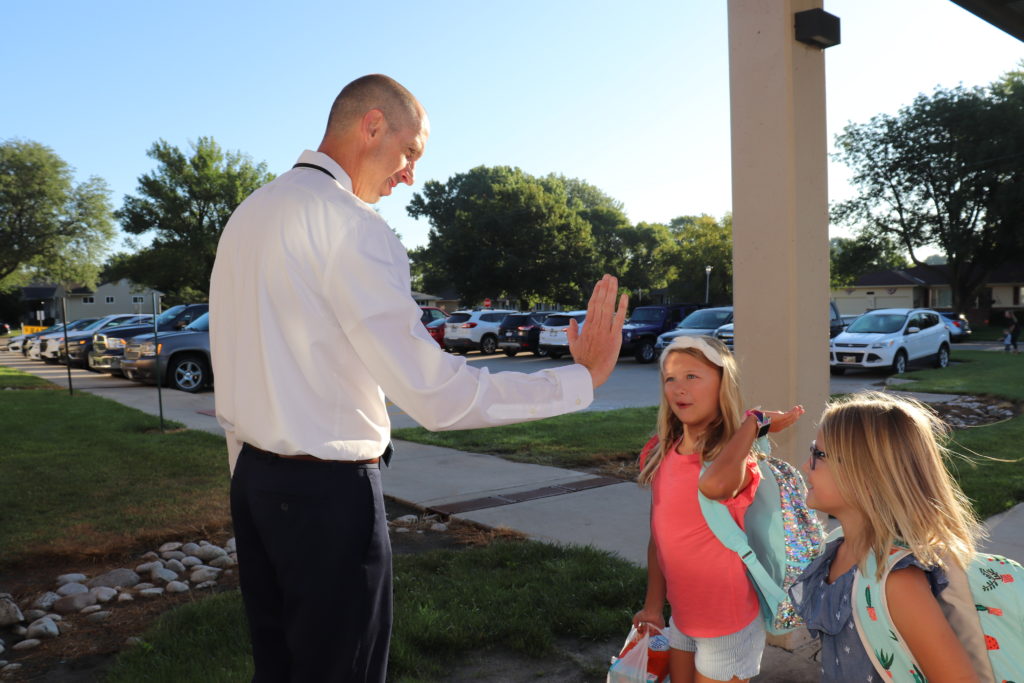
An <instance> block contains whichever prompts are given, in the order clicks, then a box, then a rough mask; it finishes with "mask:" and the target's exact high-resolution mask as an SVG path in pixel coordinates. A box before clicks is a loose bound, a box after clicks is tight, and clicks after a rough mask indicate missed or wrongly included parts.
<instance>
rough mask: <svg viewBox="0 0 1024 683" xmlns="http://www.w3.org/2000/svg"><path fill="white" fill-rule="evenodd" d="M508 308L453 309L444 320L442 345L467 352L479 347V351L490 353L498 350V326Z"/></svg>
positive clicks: (459, 351)
mask: <svg viewBox="0 0 1024 683" xmlns="http://www.w3.org/2000/svg"><path fill="white" fill-rule="evenodd" d="M517 312H518V311H512V310H509V309H491V308H479V309H476V310H472V311H470V310H463V311H455V312H454V313H452V314H451V315H450V316H449V317H448V319H447V320H446V321H445V326H444V347H445V349H447V350H449V351H455V352H456V353H469V352H470V351H473V350H475V349H480V353H484V354H491V353H494V352H495V351H497V350H498V328H499V327H501V321H502V320H504V319H505V316H507V315H508V314H509V313H517Z"/></svg>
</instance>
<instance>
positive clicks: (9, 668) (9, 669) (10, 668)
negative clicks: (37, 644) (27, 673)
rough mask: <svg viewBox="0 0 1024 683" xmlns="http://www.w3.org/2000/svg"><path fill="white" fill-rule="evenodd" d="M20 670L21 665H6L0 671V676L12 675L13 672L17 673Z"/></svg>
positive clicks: (13, 663) (14, 663) (15, 663)
mask: <svg viewBox="0 0 1024 683" xmlns="http://www.w3.org/2000/svg"><path fill="white" fill-rule="evenodd" d="M20 668H21V664H18V663H17V662H12V663H10V664H7V665H6V666H4V668H2V669H0V674H4V675H6V674H12V673H14V672H15V671H17V670H18V669H20Z"/></svg>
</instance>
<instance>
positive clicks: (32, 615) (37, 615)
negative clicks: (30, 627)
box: [25, 609, 46, 622]
mask: <svg viewBox="0 0 1024 683" xmlns="http://www.w3.org/2000/svg"><path fill="white" fill-rule="evenodd" d="M45 616H46V610H42V609H30V610H26V611H25V621H28V622H33V621H35V620H36V619H42V618H43V617H45Z"/></svg>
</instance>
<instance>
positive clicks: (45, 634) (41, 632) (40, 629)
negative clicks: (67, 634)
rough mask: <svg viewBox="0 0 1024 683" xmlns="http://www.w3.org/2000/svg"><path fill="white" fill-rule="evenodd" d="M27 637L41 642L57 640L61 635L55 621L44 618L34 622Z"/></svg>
mask: <svg viewBox="0 0 1024 683" xmlns="http://www.w3.org/2000/svg"><path fill="white" fill-rule="evenodd" d="M25 635H26V636H28V637H29V639H33V638H35V639H39V640H42V639H44V638H56V637H57V636H59V635H60V629H59V628H57V623H56V622H55V621H54V620H53V619H47V618H46V617H43V618H42V619H39V620H37V621H34V622H32V624H31V625H29V627H28V631H27V632H26V633H25Z"/></svg>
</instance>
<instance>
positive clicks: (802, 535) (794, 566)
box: [697, 438, 1024, 683]
mask: <svg viewBox="0 0 1024 683" xmlns="http://www.w3.org/2000/svg"><path fill="white" fill-rule="evenodd" d="M754 448H755V450H757V451H759V452H761V453H768V452H770V450H771V446H770V445H769V443H768V440H767V439H765V438H762V439H759V440H758V441H757V442H756V443H755V446H754ZM758 466H759V468H760V470H761V483H760V484H758V487H757V492H756V493H755V494H754V501H753V502H752V503H751V504H750V507H749V508H747V512H746V515H745V516H744V518H743V526H744V528H745V529H746V531H745V532H744V530H743V529H741V528H740V527H739V525H738V524H736V522H735V521H734V520H733V518H732V516H731V515H730V514H729V511H728V509H727V508H726V507H725V506H724V505H721V504H719V503H716V502H714V501H712V500H710V499H708V498H706V497H705V496H704V494H702V493H701V492H700V491H699V490H698V491H697V498H698V500H699V501H700V509H701V512H703V513H704V520H705V521H706V522H707V523H708V527H709V528H710V529H711V531H712V532H713V533H714V534H715V536H716V537H717V538H718V540H719V541H721V542H722V545H724V546H725V547H726V548H728V549H729V550H732V551H733V552H735V553H737V554H738V555H739V556H740V559H742V560H743V563H744V564H745V565H746V567H747V574H748V575H749V576H750V579H751V581H752V582H753V584H754V588H755V589H757V594H758V598H759V599H760V602H761V616H762V617H763V620H764V627H765V630H766V631H767V632H768V633H772V634H776V635H778V634H783V633H787V632H789V631H792V630H793V629H795V628H796V627H798V626H800V625H801V624H802V623H803V621H802V620H801V619H800V617H799V616H797V614H796V610H795V609H794V608H793V603H792V602H791V601H790V599H789V588H790V586H792V585H793V583H794V582H796V580H797V578H799V576H800V574H802V573H803V571H804V569H805V568H806V567H807V565H808V564H809V563H810V561H811V560H813V559H814V558H816V557H817V556H818V555H820V554H821V551H822V550H823V549H824V532H823V529H822V526H821V522H819V521H818V517H817V515H815V513H814V512H812V511H811V510H810V509H808V507H807V502H806V497H807V486H806V485H805V484H804V479H803V477H802V476H800V472H799V471H797V469H796V468H795V467H793V466H792V465H790V464H789V463H788V462H785V461H784V460H779V459H777V458H772V457H765V458H764V459H763V460H760V461H759V462H758ZM1022 683H1024V681H1022Z"/></svg>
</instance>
